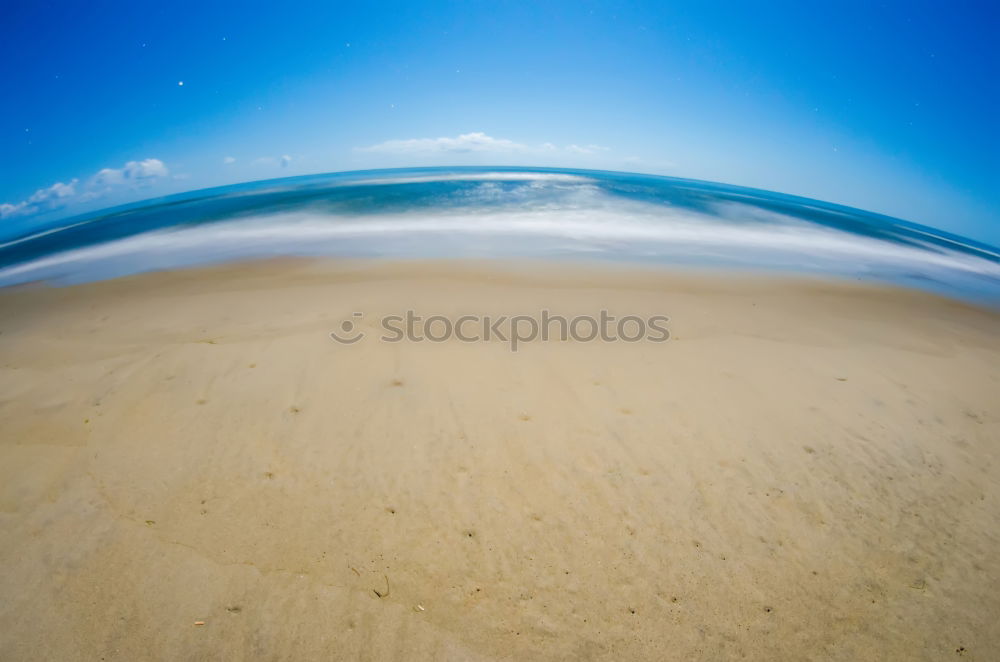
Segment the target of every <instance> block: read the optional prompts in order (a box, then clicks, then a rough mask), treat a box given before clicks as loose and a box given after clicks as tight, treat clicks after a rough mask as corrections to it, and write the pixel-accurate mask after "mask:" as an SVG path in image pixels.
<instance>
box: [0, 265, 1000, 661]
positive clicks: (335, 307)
mask: <svg viewBox="0 0 1000 662" xmlns="http://www.w3.org/2000/svg"><path fill="white" fill-rule="evenodd" d="M541 308H548V309H550V310H551V311H552V312H553V313H558V314H564V315H577V314H584V313H590V314H596V313H597V312H598V311H599V310H600V309H602V308H606V309H608V310H609V311H611V312H613V313H616V314H618V315H625V314H634V315H639V316H649V315H668V316H669V317H670V322H669V324H668V325H667V326H668V328H669V330H670V333H671V336H672V337H671V338H670V340H668V341H667V342H663V343H653V342H637V343H625V342H612V343H605V342H600V341H595V342H589V343H584V342H576V341H566V342H561V341H551V340H550V341H549V342H540V341H538V342H531V343H526V344H524V345H523V346H521V347H520V348H519V349H518V351H517V352H512V351H511V349H510V347H509V345H508V344H505V343H503V342H500V341H491V342H473V343H463V342H459V341H457V340H451V341H447V342H442V343H430V342H401V343H386V342H381V341H378V340H377V339H376V338H375V336H376V335H377V334H378V328H377V319H378V318H379V316H381V315H386V314H394V313H402V312H404V311H405V310H407V309H414V310H416V311H419V312H421V313H423V314H435V313H438V314H443V315H449V316H457V315H460V314H463V313H478V314H494V315H499V314H508V315H509V314H519V313H520V314H529V315H535V314H537V312H538V311H539V310H540V309H541ZM354 312H363V313H364V318H363V320H362V321H360V326H359V327H358V328H360V329H362V330H365V331H366V332H368V334H369V335H368V337H366V338H364V339H363V341H361V342H357V343H356V344H353V345H344V344H339V343H337V342H334V341H333V340H332V339H331V337H330V336H329V333H330V332H331V331H334V330H337V329H338V328H340V324H341V322H342V321H343V320H345V319H358V318H352V313H354ZM998 405H1000V314H997V313H996V312H990V311H987V310H983V309H977V308H975V307H972V306H970V305H966V304H963V303H958V302H952V301H948V300H945V299H942V298H939V297H936V296H932V295H928V294H922V293H917V292H912V291H904V290H897V289H891V288H883V287H875V286H868V285H864V286H863V285H857V284H851V283H830V282H823V281H818V280H807V279H792V278H777V277H773V278H768V277H761V276H755V277H748V276H743V275H732V274H730V275H725V274H716V275H711V274H700V273H685V274H678V273H663V272H659V271H655V270H652V269H638V268H636V269H626V268H613V267H590V266H584V265H562V266H547V267H546V266H540V265H529V264H516V265H515V264H499V263H498V264H485V265H483V264H481V265H472V264H468V263H458V262H456V263H447V262H438V263H416V262H415V263H405V262H396V263H385V262H377V261H376V262H323V261H288V262H268V263H255V264H243V265H236V266H225V267H217V268H211V269H199V270H191V271H178V272H172V273H160V274H147V275H142V276H136V277H130V278H125V279H120V280H115V281H109V282H103V283H95V284H87V285H81V286H74V287H69V288H47V289H46V288H36V289H24V290H19V291H11V290H8V291H4V292H0V430H2V437H0V522H2V532H3V535H2V536H0V567H2V572H0V596H2V600H0V659H3V660H40V659H53V660H56V659H58V660H76V659H81V660H144V659H167V660H244V659H263V660H283V659H299V660H306V659H359V660H382V659H406V660H424V659H426V660H432V659H433V660H493V659H512V660H520V659H538V660H546V659H557V660H576V659H609V660H611V659H615V660H617V659H621V660H627V659H655V660H674V659H676V660H688V659H731V658H746V659H758V660H763V659H767V660H775V659H814V660H831V659H833V660H909V659H928V660H946V659H960V658H964V659H976V660H991V659H998V656H1000V464H998V461H1000V407H998Z"/></svg>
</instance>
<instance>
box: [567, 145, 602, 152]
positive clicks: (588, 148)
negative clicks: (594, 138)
mask: <svg viewBox="0 0 1000 662" xmlns="http://www.w3.org/2000/svg"><path fill="white" fill-rule="evenodd" d="M566 151H567V152H572V153H574V154H596V153H597V152H606V151H608V148H607V147H601V146H600V145H582V146H581V145H567V146H566Z"/></svg>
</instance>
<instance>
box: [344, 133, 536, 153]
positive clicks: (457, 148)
mask: <svg viewBox="0 0 1000 662" xmlns="http://www.w3.org/2000/svg"><path fill="white" fill-rule="evenodd" d="M530 150H531V148H529V147H528V146H527V145H521V144H520V143H516V142H514V141H512V140H507V139H505V138H493V137H492V136H488V135H486V134H485V133H482V132H480V131H477V132H474V133H463V134H461V135H460V136H458V137H457V138H410V139H409V140H386V141H385V142H381V143H379V144H377V145H371V146H370V147H360V148H358V151H361V152H385V153H392V154H414V153H427V152H437V153H445V152H460V153H461V152H527V151H530Z"/></svg>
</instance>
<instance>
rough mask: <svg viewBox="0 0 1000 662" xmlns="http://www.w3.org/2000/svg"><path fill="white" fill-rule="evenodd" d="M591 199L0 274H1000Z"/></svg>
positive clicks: (59, 259) (876, 247)
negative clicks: (743, 267)
mask: <svg viewBox="0 0 1000 662" xmlns="http://www.w3.org/2000/svg"><path fill="white" fill-rule="evenodd" d="M499 174H503V175H506V174H511V175H520V174H521V173H499ZM491 176H492V175H491ZM442 177H444V176H442ZM559 177H561V176H556V178H555V179H554V181H559V179H558V178H559ZM470 178H471V177H470ZM533 178H535V176H534V175H532V176H531V177H524V178H523V179H533ZM447 179H455V177H454V176H452V175H448V176H447ZM397 181H398V180H397ZM583 188H584V189H586V188H588V187H583ZM487 193H488V192H487ZM581 195H583V196H584V198H585V199H586V200H585V204H581V205H579V206H577V205H576V204H572V201H571V200H570V201H567V200H563V201H561V202H560V203H559V204H554V205H542V206H541V207H535V208H510V207H506V208H499V209H496V208H471V209H470V208H468V207H466V208H461V207H459V208H446V209H441V210H438V209H435V210H434V211H433V212H431V211H426V212H424V211H421V212H416V211H410V212H400V213H386V214H378V215H360V216H343V215H333V214H330V213H322V212H319V211H309V210H302V211H296V212H286V213H279V214H271V215H260V216H253V217H245V218H241V219H238V220H232V221H222V222H215V223H207V224H204V225H199V226H193V227H192V226H186V227H181V228H174V229H169V230H160V231H152V232H146V233H142V234H138V235H134V236H131V237H126V238H122V239H118V240H114V241H110V242H106V243H102V244H97V245H92V246H86V247H83V248H78V249H73V250H69V251H65V252H62V253H57V254H53V255H48V256H45V257H42V258H39V259H36V260H33V261H31V262H27V263H24V264H18V265H13V266H10V267H7V268H4V269H0V284H13V283H18V282H27V281H33V280H40V279H57V280H58V279H63V278H69V277H72V275H73V274H76V273H83V272H86V271H87V270H93V269H98V270H99V269H100V268H104V269H105V270H107V269H109V268H110V269H111V270H112V271H114V269H115V267H114V265H116V264H124V262H126V261H127V262H128V263H129V266H128V267H127V268H126V267H124V266H121V267H119V268H118V271H117V272H116V273H115V274H114V275H121V273H134V272H136V271H145V270H151V269H160V268H170V267H176V266H181V265H185V266H187V265H193V264H205V263H210V262H218V261H220V260H232V259H241V258H253V257H264V256H270V255H333V256H336V255H359V254H363V255H397V254H399V253H400V252H401V251H402V250H404V249H405V250H406V251H413V250H414V249H415V250H416V255H415V256H418V257H419V256H420V254H421V252H423V253H424V254H427V255H431V256H437V255H438V254H439V253H440V251H441V249H442V247H445V246H447V248H448V249H449V250H448V251H447V254H448V255H459V256H460V255H463V254H477V255H478V254H491V255H499V256H517V255H538V254H545V252H546V251H547V250H548V251H550V252H555V251H556V250H558V252H560V253H565V252H579V253H580V254H588V255H593V254H594V253H602V254H605V255H608V256H612V257H613V256H621V257H627V256H629V255H633V256H636V255H637V256H643V257H646V258H653V259H655V258H663V259H664V260H666V261H669V260H673V259H679V260H682V261H683V260H684V259H685V258H688V257H693V256H702V257H705V256H708V257H715V258H719V259H725V260H729V261H732V262H735V263H736V264H752V263H756V264H758V266H768V265H772V264H773V265H777V266H781V267H791V268H793V269H794V268H799V269H803V270H816V269H819V270H831V269H832V270H833V271H838V267H839V270H840V271H841V272H857V271H858V270H859V269H860V270H862V271H864V270H891V271H909V272H914V273H925V272H928V271H933V272H959V273H964V274H968V275H981V276H987V277H991V278H1000V264H997V263H995V262H991V261H989V260H986V259H983V258H980V257H977V256H975V255H970V254H968V253H963V252H958V251H950V250H944V249H941V248H940V247H934V248H933V249H931V248H930V247H928V248H927V249H925V248H921V247H917V246H909V245H905V244H897V243H892V242H889V241H884V240H880V239H876V238H871V237H864V236H861V235H856V234H853V233H848V232H843V231H838V230H835V229H832V228H827V227H823V226H819V225H814V224H811V223H806V222H803V221H800V220H798V219H795V218H793V217H786V216H782V215H780V214H774V213H771V212H767V213H768V214H770V215H771V216H770V217H769V218H768V219H767V222H750V223H747V222H736V221H734V220H732V219H731V218H730V219H729V220H727V219H726V218H725V217H723V218H721V219H720V217H718V216H711V215H708V214H700V213H697V212H691V211H686V210H680V209H677V208H671V207H665V206H662V205H655V204H649V203H640V202H628V201H624V202H623V201H621V200H614V201H613V204H595V202H596V201H595V200H594V199H593V197H592V196H591V195H590V193H588V192H587V191H585V190H584V191H581ZM581 202H583V200H581ZM567 203H568V206H569V207H570V208H568V209H567V208H565V207H566V206H567ZM730 211H731V210H730ZM757 211H759V210H757ZM733 215H734V214H729V216H733ZM736 215H738V214H736ZM744 218H746V217H745V216H744ZM525 239H526V240H525ZM416 240H419V242H423V243H422V244H419V245H417V243H419V242H418V241H416ZM515 240H517V241H515ZM456 248H457V249H458V250H455V249H456Z"/></svg>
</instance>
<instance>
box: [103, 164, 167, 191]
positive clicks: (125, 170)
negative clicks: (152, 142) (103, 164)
mask: <svg viewBox="0 0 1000 662" xmlns="http://www.w3.org/2000/svg"><path fill="white" fill-rule="evenodd" d="M169 174H170V171H169V170H167V166H165V165H164V164H163V161H161V160H159V159H145V160H143V161H129V162H128V163H126V164H125V165H124V167H121V168H104V169H103V170H100V171H98V173H97V174H96V175H94V176H93V177H92V178H91V180H90V182H89V185H90V186H92V187H94V188H102V187H115V186H121V185H125V184H129V183H134V184H135V185H140V186H141V185H145V184H149V183H151V182H153V181H154V180H156V179H158V178H160V177H166V176H167V175H169Z"/></svg>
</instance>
